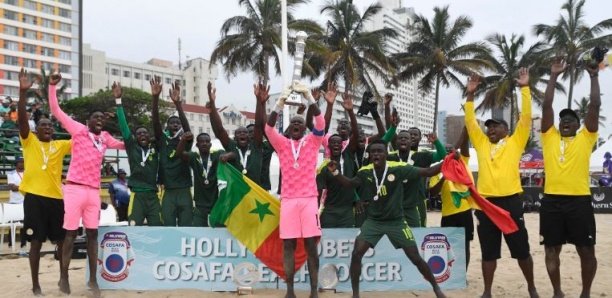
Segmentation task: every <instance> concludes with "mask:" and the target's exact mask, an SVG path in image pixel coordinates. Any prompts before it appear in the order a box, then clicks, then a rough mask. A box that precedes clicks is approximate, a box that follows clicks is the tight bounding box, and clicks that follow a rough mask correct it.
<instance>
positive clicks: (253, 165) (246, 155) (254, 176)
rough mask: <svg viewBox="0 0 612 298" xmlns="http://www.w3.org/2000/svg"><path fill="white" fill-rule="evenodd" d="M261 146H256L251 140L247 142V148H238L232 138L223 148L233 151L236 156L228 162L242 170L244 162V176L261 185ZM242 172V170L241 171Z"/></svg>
mask: <svg viewBox="0 0 612 298" xmlns="http://www.w3.org/2000/svg"><path fill="white" fill-rule="evenodd" d="M262 147H263V146H260V147H257V146H255V144H253V143H252V142H251V143H249V146H248V147H247V150H244V151H243V150H240V148H238V143H236V141H234V140H230V142H229V144H228V145H227V147H226V148H225V151H227V152H234V153H235V154H236V158H235V159H234V160H232V161H231V162H230V164H231V165H232V166H234V167H235V168H236V169H238V171H243V170H244V169H245V168H244V167H243V166H242V164H243V163H246V176H247V177H249V179H251V180H253V182H255V183H257V184H258V185H260V186H261V181H262V179H261V176H262V174H261V173H262V170H261V169H262V165H263V148H262ZM243 173H244V172H243Z"/></svg>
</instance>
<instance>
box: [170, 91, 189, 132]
mask: <svg viewBox="0 0 612 298" xmlns="http://www.w3.org/2000/svg"><path fill="white" fill-rule="evenodd" d="M170 99H171V100H172V102H173V103H174V106H175V107H176V111H177V112H178V117H179V119H180V120H181V126H182V128H183V132H188V131H191V128H189V121H187V116H185V111H183V102H182V101H181V85H180V82H179V81H178V80H177V81H176V82H174V84H172V87H171V88H170Z"/></svg>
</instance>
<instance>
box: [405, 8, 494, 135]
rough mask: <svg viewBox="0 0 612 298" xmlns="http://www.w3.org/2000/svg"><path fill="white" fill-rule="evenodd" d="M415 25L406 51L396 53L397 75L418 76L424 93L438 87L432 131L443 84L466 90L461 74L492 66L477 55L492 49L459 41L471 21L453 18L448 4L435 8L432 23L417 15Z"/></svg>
mask: <svg viewBox="0 0 612 298" xmlns="http://www.w3.org/2000/svg"><path fill="white" fill-rule="evenodd" d="M413 27H414V28H413V29H414V30H413V32H414V38H413V41H412V42H411V43H410V44H408V48H407V49H406V52H404V53H399V54H397V55H395V56H394V60H395V61H397V62H398V63H399V64H400V65H401V71H400V72H399V73H398V76H397V77H398V79H400V80H412V79H418V80H419V89H420V90H421V91H422V92H431V91H432V89H434V88H435V92H436V96H435V98H436V100H435V111H434V115H433V116H434V128H433V131H436V126H437V118H438V101H439V92H440V85H443V86H444V87H448V86H449V85H451V84H452V85H455V86H457V87H459V88H461V89H463V88H464V86H463V82H462V79H460V78H459V75H464V76H468V75H470V74H472V73H473V72H476V71H477V70H479V69H481V68H488V67H490V64H489V62H488V61H486V60H484V59H482V58H478V57H477V56H483V55H487V54H488V53H489V50H488V49H487V47H486V46H485V45H484V44H483V43H480V42H474V43H467V44H460V42H461V39H462V38H463V36H464V35H465V34H466V32H467V31H468V30H469V29H470V28H472V21H471V20H470V18H468V17H467V16H459V17H458V18H457V19H455V20H454V21H452V20H451V19H450V15H449V13H448V6H445V7H443V8H440V7H435V8H434V17H433V19H432V21H431V23H430V22H429V20H427V18H426V17H425V16H423V15H417V16H416V17H415V21H414V26H413Z"/></svg>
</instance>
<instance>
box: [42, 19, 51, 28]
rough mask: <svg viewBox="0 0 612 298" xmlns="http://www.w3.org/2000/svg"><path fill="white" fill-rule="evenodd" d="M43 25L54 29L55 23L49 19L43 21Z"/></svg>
mask: <svg viewBox="0 0 612 298" xmlns="http://www.w3.org/2000/svg"><path fill="white" fill-rule="evenodd" d="M42 25H43V27H45V28H53V21H52V20H48V19H42Z"/></svg>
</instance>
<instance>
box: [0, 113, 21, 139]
mask: <svg viewBox="0 0 612 298" xmlns="http://www.w3.org/2000/svg"><path fill="white" fill-rule="evenodd" d="M2 119H3V121H2V125H0V129H2V133H3V134H4V136H5V137H7V138H11V139H15V140H14V141H15V142H19V139H18V138H17V123H15V121H13V120H12V119H11V116H10V114H9V113H4V116H3V117H2Z"/></svg>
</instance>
